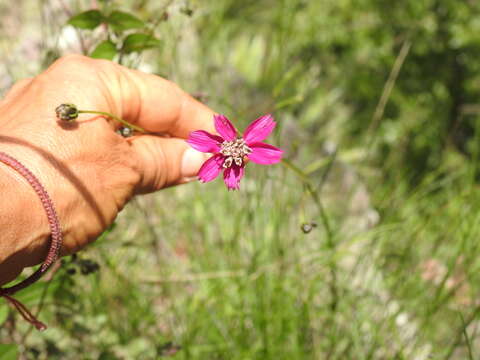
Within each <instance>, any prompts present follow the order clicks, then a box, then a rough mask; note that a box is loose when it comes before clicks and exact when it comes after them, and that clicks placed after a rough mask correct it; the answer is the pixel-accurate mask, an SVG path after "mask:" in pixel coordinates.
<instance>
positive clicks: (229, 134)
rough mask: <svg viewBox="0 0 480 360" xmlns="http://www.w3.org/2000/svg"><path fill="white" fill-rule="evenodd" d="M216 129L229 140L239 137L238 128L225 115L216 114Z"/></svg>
mask: <svg viewBox="0 0 480 360" xmlns="http://www.w3.org/2000/svg"><path fill="white" fill-rule="evenodd" d="M213 119H214V120H215V129H216V130H217V132H218V133H219V134H220V135H221V136H222V137H223V138H224V139H225V140H227V141H232V140H235V139H236V138H237V130H236V129H235V126H233V124H232V123H231V122H230V120H228V119H227V117H226V116H225V115H214V116H213Z"/></svg>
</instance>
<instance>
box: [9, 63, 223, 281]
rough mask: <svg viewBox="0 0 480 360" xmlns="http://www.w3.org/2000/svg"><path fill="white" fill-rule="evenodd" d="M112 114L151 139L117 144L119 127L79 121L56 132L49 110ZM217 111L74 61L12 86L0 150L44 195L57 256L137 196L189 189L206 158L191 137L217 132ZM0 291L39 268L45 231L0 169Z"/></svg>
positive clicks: (169, 86)
mask: <svg viewBox="0 0 480 360" xmlns="http://www.w3.org/2000/svg"><path fill="white" fill-rule="evenodd" d="M61 103H73V104H76V105H77V106H78V108H79V109H89V110H97V111H104V112H109V113H112V114H115V115H116V116H118V117H120V118H123V119H125V120H127V121H128V122H130V123H132V124H135V125H138V126H140V127H142V128H143V129H145V130H146V131H147V132H148V134H142V135H139V136H134V137H131V138H123V137H122V136H120V135H118V134H117V133H115V129H117V128H118V127H119V126H120V124H118V123H116V122H114V121H111V120H107V119H106V118H104V117H100V116H96V115H91V114H81V115H80V116H79V118H78V119H77V121H76V122H75V123H73V124H62V123H59V122H58V121H57V119H56V117H55V111H54V110H55V108H56V107H57V106H58V105H59V104H61ZM212 119H213V111H212V110H210V109H209V108H207V107H206V106H204V105H203V104H201V103H199V102H198V101H196V100H195V99H193V98H192V97H190V96H189V95H187V94H186V93H185V92H183V91H182V90H181V89H180V88H178V86H176V85H175V84H173V83H171V82H169V81H167V80H164V79H162V78H160V77H157V76H154V75H148V74H144V73H141V72H138V71H135V70H130V69H127V68H124V67H122V66H120V65H117V64H115V63H112V62H109V61H104V60H93V59H90V58H87V57H83V56H79V55H71V56H67V57H64V58H61V59H60V60H58V61H57V62H55V63H54V64H53V65H52V66H51V67H50V68H49V69H47V70H46V71H45V72H44V73H42V74H40V75H39V76H37V77H35V78H33V79H27V80H23V81H21V82H19V83H17V84H16V85H15V86H14V87H13V88H12V89H11V90H10V91H9V92H8V94H7V95H6V97H5V98H4V99H3V100H2V101H1V102H0V151H3V152H6V153H7V154H9V155H11V156H13V157H15V158H16V159H18V160H19V161H20V162H22V163H23V164H24V165H25V166H27V168H29V169H30V171H31V172H32V173H34V174H35V175H36V176H37V177H38V178H39V180H40V181H41V182H42V184H43V185H44V187H45V189H46V190H47V192H48V193H49V194H50V197H51V198H52V200H53V202H54V204H55V207H56V209H57V212H58V215H59V219H60V223H61V226H62V230H63V234H64V244H63V246H62V250H61V253H62V254H63V255H65V254H71V253H73V252H76V251H78V250H79V249H81V248H82V247H84V246H85V245H86V244H87V243H89V242H90V241H93V240H94V239H96V238H97V237H98V236H99V235H100V234H101V233H102V232H103V231H104V230H105V229H106V228H107V227H108V226H109V225H110V224H111V223H112V222H113V220H114V219H115V217H116V216H117V214H118V212H119V211H120V210H121V209H122V208H123V206H124V205H125V204H126V202H127V201H128V200H129V199H130V198H131V197H132V196H133V195H135V194H139V193H147V192H152V191H155V190H159V189H162V188H164V187H166V186H170V185H175V184H180V183H184V182H187V181H188V180H189V178H192V177H194V176H195V175H196V174H197V172H198V169H199V168H200V166H201V165H202V163H203V162H204V161H205V159H206V157H205V155H204V154H202V153H199V152H196V151H195V150H193V149H191V148H190V147H189V146H188V144H187V143H186V142H185V139H186V138H187V137H188V135H189V133H190V132H191V131H193V130H198V129H203V130H206V131H209V132H214V131H215V130H214V126H213V120H212ZM0 182H1V191H2V197H3V198H4V201H3V202H4V205H3V206H2V205H0V224H1V226H2V230H4V231H3V234H2V238H1V239H0V250H1V251H0V284H3V283H6V282H8V281H10V280H12V279H14V278H15V277H16V276H17V275H18V274H19V273H20V272H21V270H22V269H23V268H24V267H26V266H32V265H35V264H38V263H40V262H42V261H43V259H44V258H45V255H46V253H47V251H48V247H49V241H48V236H49V226H48V222H47V219H46V217H45V213H44V211H43V208H42V206H41V204H40V202H39V201H38V199H37V198H36V195H35V193H34V192H33V191H32V189H31V188H30V187H29V185H28V184H27V183H26V182H25V181H24V179H23V178H22V177H20V176H19V175H18V174H16V173H15V172H14V171H11V169H8V168H7V167H3V165H2V169H0Z"/></svg>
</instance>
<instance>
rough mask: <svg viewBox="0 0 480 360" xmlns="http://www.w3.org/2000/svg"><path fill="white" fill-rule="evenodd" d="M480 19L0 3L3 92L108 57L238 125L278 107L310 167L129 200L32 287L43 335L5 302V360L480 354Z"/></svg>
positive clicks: (282, 6)
mask: <svg viewBox="0 0 480 360" xmlns="http://www.w3.org/2000/svg"><path fill="white" fill-rule="evenodd" d="M92 10H95V11H92ZM86 11H90V12H88V13H85V12H86ZM479 15H480V3H479V2H478V1H474V0H464V1H458V0H421V1H419V0H403V1H387V0H315V1H314V0H312V1H307V0H243V1H236V0H216V1H208V2H207V1H199V0H197V1H194V0H191V1H188V0H168V1H166V0H163V1H153V0H137V1H114V0H110V1H107V0H104V1H100V0H98V1H87V0H72V1H69V0H50V1H47V0H42V1H37V0H16V1H15V2H12V1H9V0H0V29H1V31H0V64H1V65H0V92H1V93H3V94H4V93H5V92H6V91H7V90H8V88H9V87H10V86H11V85H12V84H13V83H14V82H15V81H17V80H19V79H21V78H23V77H30V76H34V75H35V74H37V73H39V72H40V71H42V70H43V69H45V68H46V67H48V65H49V64H51V63H52V62H53V61H54V60H55V59H57V58H58V57H60V56H61V55H64V54H67V53H83V54H85V55H91V56H94V57H103V58H110V59H112V60H113V61H117V62H120V63H122V64H124V65H126V66H129V67H134V68H138V69H140V70H143V71H147V72H151V73H156V74H159V75H161V76H164V77H166V78H168V79H171V80H173V81H175V82H177V83H178V84H179V85H180V86H182V87H183V88H184V89H185V90H187V91H188V92H190V93H192V94H193V95H194V96H196V97H197V98H199V99H200V100H201V101H203V102H206V103H207V104H208V105H209V106H210V107H212V108H213V109H215V110H216V111H217V112H220V113H224V114H226V115H227V116H228V117H229V118H230V119H232V120H233V121H234V122H235V124H236V125H237V127H238V128H239V129H243V128H244V126H245V125H246V124H248V123H249V122H250V121H251V120H253V119H255V118H256V117H258V116H260V115H262V114H264V113H267V112H272V113H273V114H274V115H275V117H276V119H277V120H278V124H279V125H278V128H277V131H276V133H275V135H274V140H273V141H272V142H273V143H274V144H275V145H277V146H280V147H281V148H283V149H285V151H286V158H287V159H288V161H289V162H291V164H293V166H294V167H295V169H296V171H291V170H292V169H291V167H290V168H289V167H286V166H281V165H277V166H272V167H260V166H255V165H252V166H250V165H249V166H248V167H247V176H246V178H245V179H244V180H243V181H242V188H241V190H240V191H239V192H233V193H232V192H227V191H226V190H225V188H224V185H223V184H222V182H221V180H217V181H215V182H214V183H209V184H190V185H186V186H182V187H178V188H172V189H168V190H165V191H162V192H160V193H157V194H152V195H148V196H144V197H141V198H137V199H136V200H134V201H133V202H132V203H131V204H130V205H129V206H128V207H127V208H126V209H125V210H124V211H123V212H122V213H121V215H120V216H119V218H118V219H117V222H116V224H115V226H114V227H112V229H110V230H109V231H107V232H106V233H105V234H104V235H103V236H102V238H101V239H99V240H98V241H97V242H96V243H95V244H93V245H92V246H90V247H89V248H88V249H86V250H85V251H82V252H81V253H79V254H78V255H77V256H75V257H70V258H65V259H64V260H63V263H62V266H61V267H60V268H58V269H57V270H56V273H55V274H54V276H53V277H51V279H50V281H43V282H41V283H38V284H36V285H35V286H33V287H32V288H30V289H28V290H25V291H23V292H22V293H21V294H19V299H20V300H22V301H24V302H25V304H26V305H27V306H29V307H30V308H33V309H34V310H35V312H39V313H40V315H39V316H40V318H41V319H42V320H43V321H45V322H46V323H48V325H49V329H48V330H47V331H45V332H42V333H39V332H36V331H32V329H31V328H30V327H29V326H28V324H26V323H25V322H24V321H23V320H22V319H21V318H20V317H19V316H18V315H17V314H15V313H14V312H13V311H12V310H11V309H10V308H9V307H8V306H7V305H6V304H5V303H2V304H0V344H1V345H0V359H17V358H20V359H47V358H48V359H158V358H169V357H171V358H173V359H239V360H240V359H266V360H268V359H276V360H277V359H476V358H478V357H479V356H480V344H479V340H478V336H479V334H478V329H479V325H480V324H479V313H480V297H479V290H480V289H479V284H480V278H479V277H480V271H479V270H480V258H479V256H478V255H479V254H480V249H479V242H478V238H479V235H480V228H479V226H480V222H479V216H480V212H479V210H480V194H479V191H478V181H479V175H480V174H479V169H478V164H479V162H478V157H479V150H480V146H479V145H480V142H479V140H480V128H479V125H478V119H479V113H480V103H478V94H479V89H480V62H479V61H478V59H479V57H480V38H479V36H478V34H479V33H480V16H479ZM160 106H161V104H160ZM477 198H478V199H477ZM477 200H478V201H477Z"/></svg>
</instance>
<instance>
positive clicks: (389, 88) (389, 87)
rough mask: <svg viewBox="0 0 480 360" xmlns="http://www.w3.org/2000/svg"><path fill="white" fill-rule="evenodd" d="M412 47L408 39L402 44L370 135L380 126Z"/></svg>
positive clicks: (378, 106) (374, 115)
mask: <svg viewBox="0 0 480 360" xmlns="http://www.w3.org/2000/svg"><path fill="white" fill-rule="evenodd" d="M411 46H412V42H411V41H410V40H409V39H406V40H405V41H404V42H403V44H402V47H401V49H400V52H399V53H398V56H397V58H396V59H395V62H394V64H393V67H392V70H391V71H390V75H389V76H388V79H387V82H386V83H385V85H384V87H383V91H382V95H381V96H380V100H379V101H378V104H377V107H376V108H375V112H374V113H373V116H372V121H371V122H370V126H369V127H368V131H367V133H368V134H370V133H372V132H373V131H374V130H375V129H376V128H377V127H378V125H379V124H380V121H381V119H382V117H383V113H384V111H385V107H386V106H387V102H388V99H389V98H390V95H391V93H392V90H393V87H394V86H395V82H396V81H397V78H398V74H399V73H400V69H401V68H402V66H403V63H404V62H405V59H406V58H407V55H408V53H409V51H410V47H411Z"/></svg>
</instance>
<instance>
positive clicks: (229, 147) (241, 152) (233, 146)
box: [220, 138, 252, 169]
mask: <svg viewBox="0 0 480 360" xmlns="http://www.w3.org/2000/svg"><path fill="white" fill-rule="evenodd" d="M251 152H252V149H250V147H248V145H247V144H246V143H245V140H243V139H242V138H238V139H235V140H232V141H224V142H223V143H222V145H221V148H220V153H221V154H222V155H224V156H225V157H226V159H225V161H224V163H223V167H224V168H225V169H227V168H229V167H231V166H232V164H233V162H235V164H236V165H237V166H242V164H243V159H244V157H245V156H246V155H248V154H250V153H251Z"/></svg>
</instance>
